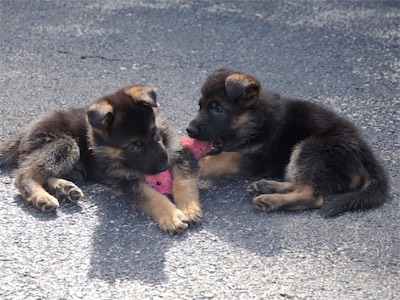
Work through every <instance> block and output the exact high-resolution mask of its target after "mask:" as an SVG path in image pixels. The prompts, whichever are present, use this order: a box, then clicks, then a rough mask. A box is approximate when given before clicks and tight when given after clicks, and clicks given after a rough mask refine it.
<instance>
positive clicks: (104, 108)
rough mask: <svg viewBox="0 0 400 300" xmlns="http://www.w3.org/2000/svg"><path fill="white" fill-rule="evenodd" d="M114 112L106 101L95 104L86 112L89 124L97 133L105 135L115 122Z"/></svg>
mask: <svg viewBox="0 0 400 300" xmlns="http://www.w3.org/2000/svg"><path fill="white" fill-rule="evenodd" d="M113 111H114V110H113V107H112V106H111V105H110V104H109V103H108V102H107V101H105V100H104V101H98V102H95V103H93V104H92V105H90V106H89V108H88V110H87V112H86V114H87V117H88V121H89V124H90V125H92V127H93V129H94V130H95V131H96V132H97V133H99V134H102V135H104V134H105V133H106V132H107V131H108V129H109V128H110V126H111V124H112V122H113V120H114V114H113Z"/></svg>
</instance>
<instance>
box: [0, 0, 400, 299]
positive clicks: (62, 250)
mask: <svg viewBox="0 0 400 300" xmlns="http://www.w3.org/2000/svg"><path fill="white" fill-rule="evenodd" d="M399 21H400V20H399V1H383V0H382V1H361V0H360V1H358V0H353V1H338V0H326V1H322V0H321V1H317V0H314V1H312V0H297V1H289V0H271V1H255V0H254V1H239V0H224V1H221V0H217V1H214V0H204V1H200V0H198V1H189V0H171V1H167V0H153V1H146V0H100V1H95V0H82V1H62V0H54V1H46V0H33V1H24V0H1V1H0V25H1V30H0V42H1V43H0V89H1V93H0V112H1V119H2V123H1V124H0V139H1V140H3V139H5V138H7V137H9V136H11V135H12V134H14V133H15V132H17V131H18V130H19V129H20V128H21V127H23V126H25V125H26V124H27V123H28V122H29V121H31V120H32V119H34V118H35V117H36V116H37V115H38V114H40V113H42V112H44V111H47V110H49V109H56V108H61V107H69V106H78V105H84V104H87V103H89V102H90V101H92V100H94V99H96V98H97V97H99V96H100V95H102V94H104V93H107V92H111V91H113V90H115V89H117V88H118V87H121V86H123V85H127V84H131V83H150V84H152V85H154V86H156V87H157V89H158V94H159V101H160V103H161V106H162V107H163V109H164V112H165V113H166V115H167V116H168V118H169V119H170V121H171V123H172V124H173V125H174V127H176V129H177V130H179V131H180V132H181V133H182V134H183V133H184V128H185V126H186V124H187V123H188V122H189V121H190V119H191V118H192V117H193V116H194V114H195V112H196V110H197V99H198V95H199V88H200V86H201V84H202V82H203V81H204V79H205V77H206V76H207V74H209V73H210V72H211V71H212V70H213V69H215V68H217V67H222V66H230V67H234V68H238V69H241V70H245V71H249V72H252V73H254V74H255V75H256V76H258V77H259V78H260V80H261V81H262V82H263V83H264V84H265V85H266V86H268V87H270V88H272V89H275V90H277V91H279V92H281V93H282V94H285V95H290V96H294V97H301V98H305V99H309V100H314V101H317V102H320V103H322V104H324V105H326V106H328V107H330V108H332V109H334V110H336V111H338V112H339V113H341V114H344V115H347V116H349V117H350V118H351V119H352V120H354V122H355V123H357V124H358V125H359V126H360V127H361V128H362V130H363V132H364V133H365V135H366V136H367V137H368V138H369V139H370V140H371V142H372V144H373V147H374V149H375V150H376V152H377V153H379V155H380V156H381V157H382V159H383V160H384V164H385V166H386V167H387V169H388V171H389V173H390V177H391V179H392V193H391V199H389V201H388V202H387V203H386V204H385V205H384V206H383V207H381V208H379V209H375V210H371V211H367V212H362V213H361V212H356V213H351V214H350V213H348V214H344V215H342V216H340V217H337V218H334V219H323V218H321V217H320V216H319V214H318V212H317V211H307V212H297V213H285V212H282V213H273V214H263V213H260V212H258V211H256V210H255V209H254V208H253V207H252V205H251V202H250V199H249V198H248V197H246V195H245V194H244V193H243V189H244V188H245V187H246V185H247V184H248V183H249V181H246V180H232V181H229V180H220V181H215V182H212V181H205V180H202V181H201V198H202V203H203V208H204V220H203V222H202V224H200V225H198V226H196V227H194V228H191V229H190V230H188V231H187V232H186V233H184V234H183V235H180V236H168V235H166V234H164V233H162V232H160V230H159V229H158V228H157V226H155V225H154V224H153V223H151V222H150V221H149V220H148V219H147V218H146V217H145V216H144V215H143V214H141V213H139V212H137V211H136V210H134V209H133V208H130V207H129V206H128V205H127V203H126V202H125V201H124V199H122V198H121V197H120V196H119V195H118V194H117V193H115V192H114V191H111V190H109V189H107V188H106V187H104V186H101V185H97V184H90V183H88V184H85V185H84V186H83V187H82V189H83V190H84V192H85V195H86V197H85V199H84V201H83V202H81V203H80V204H79V205H65V206H62V207H61V208H60V209H59V210H58V211H57V212H56V213H55V214H45V213H42V212H39V211H36V210H35V209H33V208H31V207H30V206H29V205H28V204H26V203H25V201H24V200H23V199H21V198H20V197H19V196H18V193H17V191H16V189H15V188H14V186H13V185H12V180H11V179H10V170H7V169H6V170H4V169H3V170H1V171H0V198H1V199H0V298H1V299H78V298H82V299H399V297H400V287H399V283H400V279H399V269H400V268H399V249H400V244H399V224H400V219H399V194H400V192H399V183H400V182H399V181H400V180H399V169H400V168H399V155H400V152H399V136H398V134H399V110H400V109H399V74H400V64H399Z"/></svg>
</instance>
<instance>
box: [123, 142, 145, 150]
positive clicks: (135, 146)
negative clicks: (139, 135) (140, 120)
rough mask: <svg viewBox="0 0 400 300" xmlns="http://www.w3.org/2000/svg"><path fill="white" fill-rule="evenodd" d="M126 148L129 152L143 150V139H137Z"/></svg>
mask: <svg viewBox="0 0 400 300" xmlns="http://www.w3.org/2000/svg"><path fill="white" fill-rule="evenodd" d="M126 150H128V151H129V152H133V153H138V152H140V151H142V150H143V143H142V142H141V141H135V142H133V143H130V144H129V145H128V146H127V147H126Z"/></svg>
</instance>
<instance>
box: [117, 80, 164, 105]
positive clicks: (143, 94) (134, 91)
mask: <svg viewBox="0 0 400 300" xmlns="http://www.w3.org/2000/svg"><path fill="white" fill-rule="evenodd" d="M125 93H126V94H127V95H128V96H130V97H131V98H132V99H133V101H135V102H136V103H137V104H141V105H146V106H151V107H157V94H156V91H155V89H154V88H153V87H151V86H149V85H136V86H131V87H128V88H126V89H125Z"/></svg>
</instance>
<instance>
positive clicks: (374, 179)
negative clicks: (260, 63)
mask: <svg viewBox="0 0 400 300" xmlns="http://www.w3.org/2000/svg"><path fill="white" fill-rule="evenodd" d="M199 104H200V110H199V112H198V115H197V116H196V117H195V118H194V119H193V120H192V122H191V123H190V124H189V126H188V128H187V132H188V134H189V136H191V137H193V138H196V139H200V140H207V141H212V143H213V149H212V150H211V151H210V152H209V153H208V154H209V156H206V157H204V158H203V159H201V160H200V168H201V173H202V175H203V176H224V175H235V174H241V175H250V176H263V177H266V178H268V179H271V178H275V179H284V181H274V180H260V181H257V182H254V183H253V184H251V185H250V186H249V187H248V189H247V191H248V193H249V194H250V195H251V196H252V197H253V203H254V204H255V206H256V207H257V208H258V209H261V210H263V211H275V210H305V209H311V208H321V213H322V215H324V216H326V217H329V216H334V215H337V214H340V213H342V212H344V211H349V210H358V209H366V208H371V207H375V206H379V205H380V204H382V203H383V202H384V201H385V199H386V197H387V194H388V179H387V176H386V174H385V171H384V169H383V167H382V166H381V164H380V163H379V162H378V160H377V158H376V157H375V156H374V154H373V152H372V150H371V148H370V147H369V145H368V143H367V142H366V141H365V140H364V139H363V137H362V136H361V134H360V132H359V130H358V129H357V128H356V126H355V125H353V124H352V123H351V122H349V121H348V120H347V119H345V118H343V117H340V116H338V115H337V114H335V113H333V112H331V111H329V110H327V109H325V108H323V107H321V106H319V105H317V104H315V103H310V102H306V101H302V100H294V99H288V98H283V97H280V96H279V95H278V94H275V93H272V92H270V91H268V90H265V89H263V88H262V87H261V85H260V83H259V82H258V80H257V79H256V78H254V77H253V76H252V75H250V74H246V73H242V72H236V71H234V70H230V69H219V70H216V71H215V72H214V73H213V74H211V76H209V78H208V79H207V80H206V82H205V83H204V85H203V87H202V89H201V98H200V102H199ZM329 196H333V197H329Z"/></svg>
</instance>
